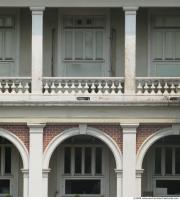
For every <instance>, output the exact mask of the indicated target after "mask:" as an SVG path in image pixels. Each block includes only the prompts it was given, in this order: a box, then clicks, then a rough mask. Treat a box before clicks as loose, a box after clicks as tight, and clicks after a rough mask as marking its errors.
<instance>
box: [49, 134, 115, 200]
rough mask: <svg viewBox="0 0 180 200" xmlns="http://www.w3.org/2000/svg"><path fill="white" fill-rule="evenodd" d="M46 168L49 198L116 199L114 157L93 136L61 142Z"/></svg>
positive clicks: (78, 137)
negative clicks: (107, 197) (104, 197)
mask: <svg viewBox="0 0 180 200" xmlns="http://www.w3.org/2000/svg"><path fill="white" fill-rule="evenodd" d="M49 166H50V169H51V172H50V174H49V186H48V190H49V196H116V192H117V191H116V174H115V171H114V169H115V168H116V163H115V159H114V156H113V154H112V152H111V151H110V149H109V148H108V147H107V145H106V144H104V143H103V142H102V141H101V140H99V139H97V138H95V137H93V136H89V135H77V136H73V137H70V138H68V139H66V140H65V141H63V142H62V143H61V144H60V145H59V146H58V147H57V148H56V149H55V151H54V153H53V155H52V157H51V160H50V165H49Z"/></svg>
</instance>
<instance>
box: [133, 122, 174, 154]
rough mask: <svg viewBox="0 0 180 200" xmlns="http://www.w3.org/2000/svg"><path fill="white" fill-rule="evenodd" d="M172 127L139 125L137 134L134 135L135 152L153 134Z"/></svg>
mask: <svg viewBox="0 0 180 200" xmlns="http://www.w3.org/2000/svg"><path fill="white" fill-rule="evenodd" d="M169 127H172V125H171V124H166V125H162V124H160V125H140V126H139V127H138V128H137V134H136V152H137V151H138V150H139V148H140V146H141V145H142V144H143V142H144V141H145V140H146V139H147V138H148V137H149V136H150V135H152V134H154V133H155V132H157V131H159V130H161V129H164V128H169Z"/></svg>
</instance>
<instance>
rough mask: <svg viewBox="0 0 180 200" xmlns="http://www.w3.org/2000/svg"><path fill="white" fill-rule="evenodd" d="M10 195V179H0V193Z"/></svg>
mask: <svg viewBox="0 0 180 200" xmlns="http://www.w3.org/2000/svg"><path fill="white" fill-rule="evenodd" d="M2 194H6V195H8V194H9V195H10V180H0V195H2Z"/></svg>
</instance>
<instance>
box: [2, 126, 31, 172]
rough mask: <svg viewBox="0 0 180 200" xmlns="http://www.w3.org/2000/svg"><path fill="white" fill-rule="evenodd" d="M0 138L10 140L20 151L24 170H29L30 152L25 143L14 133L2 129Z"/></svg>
mask: <svg viewBox="0 0 180 200" xmlns="http://www.w3.org/2000/svg"><path fill="white" fill-rule="evenodd" d="M0 137H3V138H5V139H7V140H9V141H10V142H11V143H12V144H14V146H15V147H16V148H17V149H18V151H19V153H20V155H21V158H22V161H23V168H24V169H28V167H29V162H28V160H29V159H28V151H27V148H26V147H25V145H24V144H23V142H22V141H21V140H20V139H19V138H18V137H17V136H16V135H14V134H13V133H11V132H10V131H8V130H5V129H2V128H0Z"/></svg>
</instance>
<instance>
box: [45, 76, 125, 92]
mask: <svg viewBox="0 0 180 200" xmlns="http://www.w3.org/2000/svg"><path fill="white" fill-rule="evenodd" d="M43 93H44V94H46V95H54V94H56V95H63V94H64V95H76V94H77V95H122V94H123V93H124V78H121V77H118V78H114V77H103V78H101V77H100V78H99V77H98V78H89V77H88V78H74V77H73V78H60V77H59V78H52V77H46V78H43Z"/></svg>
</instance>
